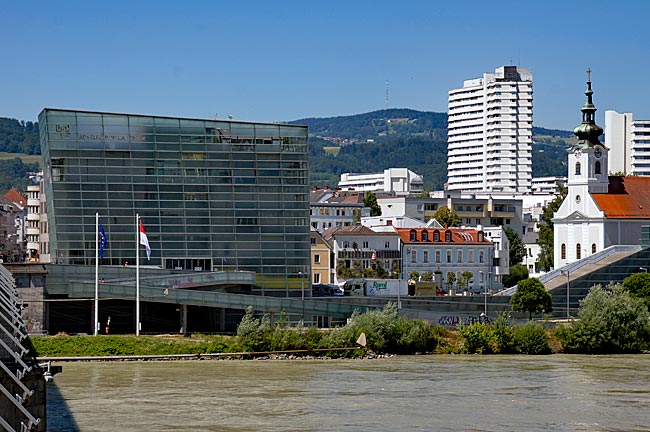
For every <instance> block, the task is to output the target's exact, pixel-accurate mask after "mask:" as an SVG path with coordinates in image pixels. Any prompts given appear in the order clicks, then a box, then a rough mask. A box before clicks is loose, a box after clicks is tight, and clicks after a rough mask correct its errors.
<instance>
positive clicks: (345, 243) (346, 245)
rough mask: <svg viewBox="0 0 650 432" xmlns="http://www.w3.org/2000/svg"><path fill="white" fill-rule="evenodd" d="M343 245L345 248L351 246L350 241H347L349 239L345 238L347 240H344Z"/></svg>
mask: <svg viewBox="0 0 650 432" xmlns="http://www.w3.org/2000/svg"><path fill="white" fill-rule="evenodd" d="M343 247H344V248H349V247H350V242H349V241H347V240H345V241H344V242H343Z"/></svg>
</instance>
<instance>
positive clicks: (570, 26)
mask: <svg viewBox="0 0 650 432" xmlns="http://www.w3.org/2000/svg"><path fill="white" fill-rule="evenodd" d="M649 14H650V1H645V0H638V1H626V0H619V1H603V0H593V1H582V0H563V1H556V0H544V1H529V2H525V1H518V2H487V1H484V0H483V1H453V2H449V1H434V0H425V1H408V0H406V1H402V2H396V1H391V2H388V1H383V0H375V1H365V0H356V1H351V0H348V1H338V0H330V1H306V0H302V1H281V0H278V1H268V0H267V1H243V0H242V1H229V2H225V1H191V0H187V1H165V0H158V1H155V2H154V1H146V0H141V1H122V0H111V1H102V2H95V1H88V0H83V1H73V0H70V1H65V2H63V1H31V2H26V1H22V2H19V1H15V0H14V1H10V0H8V1H5V2H3V6H2V8H0V40H1V41H2V46H3V49H2V50H1V52H2V55H3V58H4V61H3V62H2V67H0V117H12V118H17V119H20V120H31V121H34V120H37V117H38V113H39V112H40V111H41V110H42V109H43V108H44V107H53V108H68V109H79V110H91V111H111V112H124V113H139V114H150V115H166V116H178V117H197V118H215V117H217V118H227V117H228V116H229V115H232V116H233V118H234V119H238V120H249V121H264V122H274V121H289V120H295V119H300V118H306V117H330V116H339V115H351V114H359V113H364V112H369V111H375V110H379V109H383V108H384V107H385V105H386V81H388V82H389V85H388V106H389V107H390V108H411V109H416V110H421V111H434V112H446V111H447V93H448V91H449V90H450V89H453V88H459V87H462V85H463V80H465V79H471V78H478V77H481V76H482V75H483V73H485V72H492V71H494V69H496V68H498V67H500V66H504V65H509V64H512V65H518V66H521V67H525V68H528V69H530V70H531V72H532V74H533V83H534V84H533V86H534V101H533V104H534V108H533V115H534V118H533V124H534V125H535V126H541V127H547V128H556V129H565V130H570V129H573V128H574V127H575V126H577V125H578V124H579V123H580V121H581V115H580V111H579V109H580V107H581V106H582V104H583V103H584V100H585V96H584V90H585V87H586V85H585V81H586V77H587V74H586V70H587V68H591V69H592V71H593V72H592V82H593V90H594V103H595V104H596V107H597V108H598V112H597V117H596V120H597V123H598V124H600V125H601V126H604V113H605V110H610V109H613V110H617V111H619V112H632V113H633V114H634V118H635V119H650V83H649V79H648V78H647V77H648V76H649V75H650V26H649V25H648V24H647V22H648V21H647V20H648V19H647V17H648V16H649Z"/></svg>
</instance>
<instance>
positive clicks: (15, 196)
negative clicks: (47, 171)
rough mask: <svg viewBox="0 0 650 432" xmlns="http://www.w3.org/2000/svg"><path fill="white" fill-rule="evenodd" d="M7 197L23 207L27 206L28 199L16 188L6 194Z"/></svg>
mask: <svg viewBox="0 0 650 432" xmlns="http://www.w3.org/2000/svg"><path fill="white" fill-rule="evenodd" d="M5 197H7V199H9V200H10V201H11V202H15V203H18V204H20V205H21V206H26V205H27V197H26V196H24V195H23V194H21V193H20V192H19V191H18V190H17V189H16V188H11V190H10V191H9V192H7V193H6V194H5Z"/></svg>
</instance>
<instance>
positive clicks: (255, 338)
mask: <svg viewBox="0 0 650 432" xmlns="http://www.w3.org/2000/svg"><path fill="white" fill-rule="evenodd" d="M270 333H271V322H270V320H269V318H268V316H266V315H265V316H263V317H261V318H257V317H255V311H254V310H253V307H252V306H248V307H247V308H246V313H245V314H244V317H243V318H242V320H241V321H240V322H239V325H238V326H237V338H238V340H239V343H240V344H241V347H242V348H243V349H244V350H246V351H263V350H264V349H265V348H266V345H265V344H266V342H267V341H266V339H267V338H268V337H269V335H270Z"/></svg>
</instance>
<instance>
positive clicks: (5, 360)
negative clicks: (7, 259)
mask: <svg viewBox="0 0 650 432" xmlns="http://www.w3.org/2000/svg"><path fill="white" fill-rule="evenodd" d="M21 311H22V306H21V304H20V302H19V300H18V293H17V291H16V283H15V281H14V278H13V276H12V274H11V272H9V271H8V270H7V269H6V268H5V267H4V266H2V265H0V426H2V428H3V430H7V431H20V432H24V431H45V430H46V421H45V415H46V395H45V385H46V380H45V378H46V372H45V371H44V370H43V369H42V368H41V367H40V366H39V365H38V363H37V360H36V356H35V353H34V350H33V347H32V345H31V342H30V340H29V337H28V335H27V328H26V327H25V325H24V323H23V320H22V318H21Z"/></svg>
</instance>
